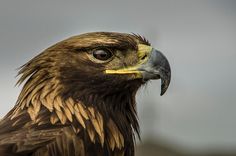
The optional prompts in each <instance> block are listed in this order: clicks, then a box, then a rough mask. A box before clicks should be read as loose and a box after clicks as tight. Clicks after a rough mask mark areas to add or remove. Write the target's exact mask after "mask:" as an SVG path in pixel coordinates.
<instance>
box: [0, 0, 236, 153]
mask: <svg viewBox="0 0 236 156" xmlns="http://www.w3.org/2000/svg"><path fill="white" fill-rule="evenodd" d="M88 31H118V32H134V33H139V34H141V35H144V36H145V37H146V38H147V39H149V40H150V42H151V43H152V45H153V46H154V47H156V48H157V49H159V50H160V51H162V52H163V53H164V54H165V55H166V56H167V58H168V59H169V62H170V64H171V67H172V75H173V77H172V82H171V85H170V88H169V90H168V91H167V94H166V95H164V96H162V97H160V96H159V94H160V82H159V81H153V82H151V83H149V85H147V86H146V87H144V88H142V89H141V90H140V92H139V94H138V97H137V100H138V111H139V118H140V123H141V130H142V136H143V138H148V137H152V138H155V139H157V140H158V139H160V140H164V141H167V142H170V143H176V144H178V145H179V146H183V147H188V148H189V149H204V148H219V147H220V148H225V149H228V148H232V149H233V148H236V133H235V131H236V121H235V118H236V104H235V101H236V94H235V93H236V82H235V80H236V72H235V67H236V1H233V0H232V1H229V0H224V1H217V0H212V1H210V0H206V1H201V0H199V1H189V0H186V1H174V0H163V1H157V0H153V1H144V0H143V1H138V0H133V1H126V0H119V1H94V2H92V1H86V2H85V1H83V2H82V1H81V2H80V1H78V0H77V1H72V0H68V1H62V0H47V1H46V0H40V1H32V0H21V1H15V0H5V1H4V0H0V73H1V76H0V86H1V87H0V93H1V94H0V99H1V100H0V104H1V111H0V116H3V115H4V114H6V113H7V112H8V111H9V109H10V108H11V107H12V106H13V105H14V103H15V101H16V98H17V96H18V94H19V92H20V88H21V87H14V84H15V83H16V81H17V79H16V78H15V76H16V73H17V72H16V68H17V67H19V66H21V65H22V64H24V63H25V62H26V61H28V60H29V59H31V58H32V57H34V56H35V55H36V54H38V53H39V52H41V51H42V50H44V49H45V48H47V47H48V46H50V45H52V44H54V43H56V42H58V41H60V40H63V39H65V38H67V37H69V36H72V35H77V34H80V33H84V32H88Z"/></svg>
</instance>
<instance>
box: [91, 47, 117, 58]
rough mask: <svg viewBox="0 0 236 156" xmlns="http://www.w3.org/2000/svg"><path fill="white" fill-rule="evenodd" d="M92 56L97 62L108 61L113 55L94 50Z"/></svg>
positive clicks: (109, 52)
mask: <svg viewBox="0 0 236 156" xmlns="http://www.w3.org/2000/svg"><path fill="white" fill-rule="evenodd" d="M92 55H93V57H94V58H95V59H97V60H100V61H108V60H109V59H110V58H111V57H112V56H113V53H112V52H111V51H110V50H107V49H96V50H94V51H93V52H92Z"/></svg>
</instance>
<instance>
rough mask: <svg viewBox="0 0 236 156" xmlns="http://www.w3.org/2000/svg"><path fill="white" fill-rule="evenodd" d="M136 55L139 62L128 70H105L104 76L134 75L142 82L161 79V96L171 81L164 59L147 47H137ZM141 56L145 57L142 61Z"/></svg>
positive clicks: (169, 71)
mask: <svg viewBox="0 0 236 156" xmlns="http://www.w3.org/2000/svg"><path fill="white" fill-rule="evenodd" d="M138 55H139V58H140V62H139V63H138V64H137V65H135V66H131V67H128V68H123V69H117V70H106V71H105V73H106V74H135V75H136V78H142V79H143V81H147V80H151V79H161V95H163V94H164V93H165V92H166V90H167V88H168V86H169V84H170V80H171V69H170V65H169V62H168V60H167V59H166V57H165V56H164V55H163V54H162V53H161V52H160V51H158V50H156V49H154V48H152V47H150V46H147V45H142V44H140V45H139V50H138ZM143 56H147V57H146V58H145V59H144V60H142V59H141V58H143Z"/></svg>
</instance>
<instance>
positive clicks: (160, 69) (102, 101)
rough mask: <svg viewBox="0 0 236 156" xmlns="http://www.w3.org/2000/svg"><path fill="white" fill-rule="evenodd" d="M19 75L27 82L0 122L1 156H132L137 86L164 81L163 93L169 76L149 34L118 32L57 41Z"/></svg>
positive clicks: (164, 58)
mask: <svg viewBox="0 0 236 156" xmlns="http://www.w3.org/2000/svg"><path fill="white" fill-rule="evenodd" d="M18 74H19V75H20V78H19V80H18V82H17V84H18V85H20V84H22V83H23V84H24V85H23V88H22V90H21V92H20V95H19V97H18V99H17V101H16V104H15V105H14V107H13V108H12V109H11V110H10V111H9V112H8V113H7V114H6V115H5V117H4V118H3V119H2V120H1V121H0V155H1V156H134V154H135V136H137V137H139V138H140V136H139V133H140V132H139V124H138V119H137V111H136V101H135V95H136V93H137V90H138V89H139V88H140V87H141V86H142V85H144V84H146V83H147V82H148V81H149V80H152V79H161V95H163V94H164V93H165V92H166V90H167V88H168V86H169V83H170V79H171V70H170V65H169V63H168V60H167V59H166V57H165V56H164V55H163V54H162V53H161V52H160V51H158V50H156V49H154V48H153V47H152V46H151V44H150V42H149V41H148V40H147V39H145V38H144V37H142V36H140V35H136V34H128V33H119V32H89V33H85V34H80V35H77V36H73V37H70V38H68V39H65V40H63V41H60V42H58V43H56V44H55V45H53V46H51V47H49V48H47V49H46V50H44V51H43V52H42V53H40V54H39V55H37V56H36V57H34V58H33V59H31V60H30V61H29V62H27V63H26V64H24V65H23V66H22V67H21V68H20V69H19V73H18ZM136 134H137V135H136Z"/></svg>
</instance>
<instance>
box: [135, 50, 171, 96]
mask: <svg viewBox="0 0 236 156" xmlns="http://www.w3.org/2000/svg"><path fill="white" fill-rule="evenodd" d="M138 70H139V71H140V72H141V73H142V77H143V80H144V81H146V80H150V79H159V78H160V79H161V95H163V94H164V93H165V92H166V90H167V88H168V86H169V84H170V79H171V69H170V65H169V62H168V60H167V59H166V57H165V56H164V55H163V54H162V53H161V52H160V51H158V50H156V49H154V48H152V51H151V53H150V55H149V58H148V60H147V62H146V63H144V64H141V66H140V67H139V68H138Z"/></svg>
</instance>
